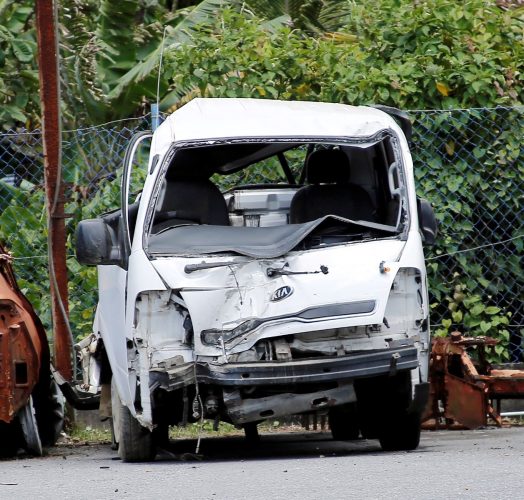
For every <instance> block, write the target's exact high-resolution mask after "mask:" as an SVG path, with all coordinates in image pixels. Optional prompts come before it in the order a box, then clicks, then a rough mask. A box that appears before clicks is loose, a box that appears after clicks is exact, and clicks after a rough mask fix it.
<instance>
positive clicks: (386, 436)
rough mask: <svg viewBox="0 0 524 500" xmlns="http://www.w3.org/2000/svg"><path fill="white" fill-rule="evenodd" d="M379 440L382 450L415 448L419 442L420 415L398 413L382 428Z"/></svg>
mask: <svg viewBox="0 0 524 500" xmlns="http://www.w3.org/2000/svg"><path fill="white" fill-rule="evenodd" d="M379 441H380V446H381V447H382V449H383V450H384V451H402V450H414V449H416V448H417V447H418V445H419V442H420V415H419V414H418V413H404V414H403V415H398V416H397V418H394V419H393V420H392V421H391V422H389V423H388V424H386V425H385V427H384V428H383V429H382V431H381V433H380V436H379Z"/></svg>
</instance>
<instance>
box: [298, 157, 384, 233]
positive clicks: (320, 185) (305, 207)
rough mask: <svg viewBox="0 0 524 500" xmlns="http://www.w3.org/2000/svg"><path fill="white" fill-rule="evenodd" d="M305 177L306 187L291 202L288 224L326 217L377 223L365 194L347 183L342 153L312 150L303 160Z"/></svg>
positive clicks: (345, 162)
mask: <svg viewBox="0 0 524 500" xmlns="http://www.w3.org/2000/svg"><path fill="white" fill-rule="evenodd" d="M306 178H307V182H308V184H309V185H308V186H304V187H303V188H301V189H299V190H298V191H297V193H296V194H295V196H294V197H293V200H292V201H291V207H290V213H289V219H290V223H291V224H301V223H303V222H309V221H312V220H315V219H319V218H320V217H324V216H326V215H338V216H339V217H344V218H346V219H352V220H366V221H371V222H378V221H377V215H376V211H375V208H374V205H373V201H372V200H371V197H370V195H369V194H368V192H367V191H366V190H365V189H364V188H363V187H361V186H358V185H356V184H352V183H350V182H349V178H350V165H349V159H348V157H347V156H346V154H345V153H344V152H343V151H342V150H340V149H320V150H317V151H313V153H311V154H310V155H309V156H308V158H307V160H306Z"/></svg>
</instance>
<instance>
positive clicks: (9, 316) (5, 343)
mask: <svg viewBox="0 0 524 500" xmlns="http://www.w3.org/2000/svg"><path fill="white" fill-rule="evenodd" d="M42 363H49V348H48V345H47V338H46V335H45V332H44V329H43V327H42V325H41V323H40V321H39V320H38V318H37V317H36V315H35V313H34V311H33V308H32V307H31V304H30V303H29V302H28V301H27V299H26V298H25V297H24V295H23V294H22V292H21V291H20V289H19V288H18V285H17V283H16V279H15V277H14V274H13V270H12V267H11V263H10V256H9V255H8V254H6V253H5V251H4V249H3V248H2V247H1V246H0V421H3V422H6V423H9V422H11V421H12V420H13V418H14V417H15V415H16V414H17V412H18V411H19V410H20V409H21V408H22V407H24V406H25V405H26V404H27V403H28V401H29V397H30V395H31V392H32V391H33V389H34V387H35V385H36V384H37V382H38V379H39V374H40V367H41V366H42Z"/></svg>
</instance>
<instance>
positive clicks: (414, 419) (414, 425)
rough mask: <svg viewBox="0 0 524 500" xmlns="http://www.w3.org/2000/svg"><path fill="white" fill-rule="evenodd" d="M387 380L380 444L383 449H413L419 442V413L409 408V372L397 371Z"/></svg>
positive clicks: (410, 392) (410, 397) (410, 391)
mask: <svg viewBox="0 0 524 500" xmlns="http://www.w3.org/2000/svg"><path fill="white" fill-rule="evenodd" d="M388 382H389V383H388V384H387V386H386V387H387V391H386V393H385V394H384V395H383V400H384V403H385V405H386V406H385V408H384V409H385V411H384V413H383V415H382V418H383V423H382V425H381V426H380V430H379V435H378V438H379V441H380V446H381V447H382V449H383V450H385V451H401V450H414V449H416V448H417V447H418V445H419V442H420V413H419V412H418V411H416V410H413V409H410V407H411V403H412V390H411V387H412V385H411V376H410V373H409V372H402V373H399V374H398V375H397V376H396V377H394V378H391V379H390V380H389V381H388Z"/></svg>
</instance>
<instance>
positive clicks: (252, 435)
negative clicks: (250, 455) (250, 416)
mask: <svg viewBox="0 0 524 500" xmlns="http://www.w3.org/2000/svg"><path fill="white" fill-rule="evenodd" d="M242 427H243V428H244V435H245V437H246V442H247V443H248V444H249V445H256V444H258V443H259V442H260V434H259V433H258V422H249V423H247V424H244V425H243V426H242Z"/></svg>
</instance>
